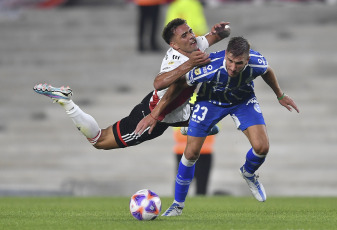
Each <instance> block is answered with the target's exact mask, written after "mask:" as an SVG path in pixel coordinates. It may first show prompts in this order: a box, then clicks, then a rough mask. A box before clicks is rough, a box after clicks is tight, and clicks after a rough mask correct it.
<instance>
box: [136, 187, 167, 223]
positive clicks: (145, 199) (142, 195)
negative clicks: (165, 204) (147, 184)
mask: <svg viewBox="0 0 337 230" xmlns="http://www.w3.org/2000/svg"><path fill="white" fill-rule="evenodd" d="M160 211H161V200H160V198H159V196H158V195H157V194H155V193H154V192H152V191H151V190H149V189H142V190H139V191H138V192H136V193H135V194H134V195H133V196H132V197H131V199H130V212H131V214H132V216H133V217H134V218H136V219H137V220H154V219H156V218H157V216H158V215H159V213H160Z"/></svg>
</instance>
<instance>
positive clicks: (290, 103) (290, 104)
mask: <svg viewBox="0 0 337 230" xmlns="http://www.w3.org/2000/svg"><path fill="white" fill-rule="evenodd" d="M279 102H280V104H281V105H282V106H284V107H286V108H287V109H288V110H289V111H290V112H291V111H292V108H294V109H295V110H296V111H297V112H298V113H299V112H300V110H299V109H298V107H297V105H296V104H295V102H294V100H293V99H291V97H289V96H288V95H287V94H284V97H283V98H282V99H281V100H279Z"/></svg>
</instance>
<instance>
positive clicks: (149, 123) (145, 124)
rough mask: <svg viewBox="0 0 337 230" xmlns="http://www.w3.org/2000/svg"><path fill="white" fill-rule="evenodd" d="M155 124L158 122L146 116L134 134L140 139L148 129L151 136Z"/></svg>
mask: <svg viewBox="0 0 337 230" xmlns="http://www.w3.org/2000/svg"><path fill="white" fill-rule="evenodd" d="M157 122H158V121H157V120H156V119H154V118H153V117H151V116H150V115H147V116H146V117H144V118H143V119H142V120H141V121H140V122H139V123H138V125H137V127H136V129H135V134H136V135H137V136H138V137H140V136H141V135H142V134H143V133H144V132H145V131H146V130H147V129H149V134H151V133H152V131H153V129H154V127H155V126H156V124H157Z"/></svg>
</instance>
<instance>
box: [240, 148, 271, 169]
mask: <svg viewBox="0 0 337 230" xmlns="http://www.w3.org/2000/svg"><path fill="white" fill-rule="evenodd" d="M265 159H266V156H261V155H257V154H256V153H254V151H253V148H251V149H250V150H249V151H248V153H247V155H246V162H245V164H244V167H245V169H246V171H247V172H249V173H251V174H254V173H255V171H256V170H258V168H259V167H260V166H261V165H262V164H263V162H264V160H265Z"/></svg>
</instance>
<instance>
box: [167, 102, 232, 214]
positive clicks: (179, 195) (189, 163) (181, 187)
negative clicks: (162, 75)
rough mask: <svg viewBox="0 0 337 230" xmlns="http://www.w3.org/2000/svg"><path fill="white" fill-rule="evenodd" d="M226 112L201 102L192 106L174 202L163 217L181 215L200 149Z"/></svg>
mask: <svg viewBox="0 0 337 230" xmlns="http://www.w3.org/2000/svg"><path fill="white" fill-rule="evenodd" d="M227 114H228V111H226V109H224V108H222V107H218V106H216V105H213V104H212V103H209V102H206V101H201V102H197V103H196V105H195V106H194V109H193V113H192V116H191V119H190V123H189V129H188V133H187V135H188V136H187V144H186V148H185V151H184V154H183V156H182V158H181V161H180V163H179V168H178V174H177V177H176V184H175V194H174V199H175V200H174V202H173V204H172V205H171V207H169V208H168V209H167V210H166V211H165V212H164V214H163V216H179V215H181V214H182V209H183V208H184V202H185V199H186V196H187V193H188V189H189V186H190V183H191V181H192V179H193V176H194V170H195V163H196V161H197V160H198V158H199V155H200V149H201V147H202V145H203V143H204V141H205V139H206V137H207V135H208V133H209V131H210V130H211V128H212V127H213V126H214V125H215V124H217V123H218V122H219V120H221V119H222V118H223V117H224V116H226V115H227Z"/></svg>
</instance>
